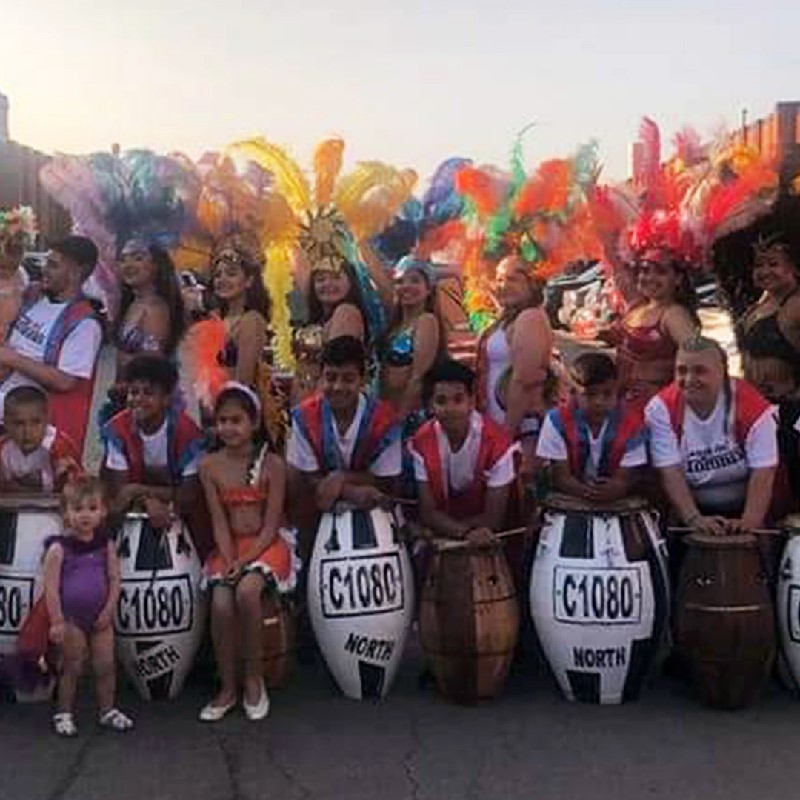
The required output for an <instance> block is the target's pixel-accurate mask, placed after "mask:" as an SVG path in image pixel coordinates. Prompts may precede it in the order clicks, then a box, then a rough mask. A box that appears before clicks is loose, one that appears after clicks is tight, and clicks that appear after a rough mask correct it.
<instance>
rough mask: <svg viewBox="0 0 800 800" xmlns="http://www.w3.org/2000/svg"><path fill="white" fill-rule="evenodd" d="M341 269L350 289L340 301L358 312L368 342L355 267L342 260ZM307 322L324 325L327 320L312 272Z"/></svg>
mask: <svg viewBox="0 0 800 800" xmlns="http://www.w3.org/2000/svg"><path fill="white" fill-rule="evenodd" d="M341 269H342V270H343V271H344V274H345V275H347V279H348V280H349V281H350V289H349V290H348V292H347V295H346V296H345V298H344V299H343V300H342V301H341V302H342V303H352V304H353V305H354V306H355V307H356V308H357V309H358V310H359V311H360V312H361V319H362V320H363V321H364V340H365V342H369V326H368V325H367V314H366V312H365V310H364V302H363V300H362V299H361V290H360V289H359V283H358V276H357V275H356V271H355V267H353V265H352V264H351V263H350V262H349V261H343V262H342V265H341ZM308 322H309V324H311V325H324V324H325V322H327V320H326V318H325V310H324V309H323V307H322V303H321V302H320V300H319V297H317V290H316V289H315V288H314V273H313V272H312V273H311V283H310V285H309V287H308Z"/></svg>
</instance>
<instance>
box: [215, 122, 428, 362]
mask: <svg viewBox="0 0 800 800" xmlns="http://www.w3.org/2000/svg"><path fill="white" fill-rule="evenodd" d="M228 153H229V154H231V155H233V156H241V157H244V158H247V159H249V160H251V161H253V162H255V163H256V164H259V165H260V166H261V167H262V168H263V169H265V170H266V171H268V172H269V173H271V174H272V176H273V178H274V180H275V188H276V194H277V196H278V198H280V199H279V200H277V201H276V206H275V208H274V209H273V214H272V216H271V220H270V229H271V234H272V238H271V240H270V245H269V249H268V261H269V263H270V265H271V266H270V269H273V268H276V267H277V268H278V269H279V271H280V272H281V274H283V273H286V274H291V272H292V270H293V269H295V271H297V272H298V278H302V274H301V273H302V270H303V269H304V268H306V269H311V270H314V269H338V268H340V267H341V265H342V263H344V262H347V263H349V264H351V265H352V266H353V267H354V269H355V272H356V275H357V276H358V280H359V290H360V293H361V297H362V300H363V303H364V307H365V310H366V313H367V320H366V322H367V325H368V327H369V329H370V334H371V335H372V336H373V337H374V336H375V335H377V334H378V332H379V331H380V330H381V329H382V327H383V324H384V311H383V307H382V305H381V302H380V299H379V297H378V294H377V290H376V288H375V286H374V284H373V283H372V279H371V278H370V276H369V273H368V271H367V268H366V266H365V265H364V263H363V261H362V259H361V256H360V254H359V249H358V242H359V241H361V240H364V239H369V238H371V237H373V236H375V235H376V234H378V233H379V232H380V231H382V230H383V229H384V228H386V227H387V226H388V225H389V224H390V222H391V221H392V219H393V218H394V217H395V216H396V215H397V213H398V211H399V209H400V208H401V207H402V206H403V204H404V203H405V202H406V201H407V200H408V199H409V198H410V196H411V192H412V190H413V188H414V184H415V182H416V174H415V173H414V172H413V171H411V170H398V169H395V168H394V167H391V166H388V165H386V164H383V163H381V162H378V161H368V162H361V163H359V164H357V165H356V167H355V169H354V170H353V171H351V172H349V173H347V174H344V175H342V174H341V172H342V161H343V157H344V142H343V141H342V140H341V139H338V138H333V139H327V140H325V141H323V142H321V143H320V144H319V145H318V147H317V149H316V151H315V153H314V159H313V172H314V179H313V185H312V183H311V182H309V180H308V179H307V178H306V176H305V174H304V172H303V170H302V168H301V167H300V166H299V164H298V163H297V162H296V161H295V160H294V159H293V158H292V157H291V156H290V155H289V154H288V153H287V152H286V151H285V150H283V149H282V148H280V147H278V146H277V145H275V144H272V143H271V142H269V141H267V140H266V139H264V138H255V139H249V140H246V141H241V142H237V143H235V144H233V145H231V146H230V147H229V148H228ZM301 283H302V280H301ZM285 355H287V354H285Z"/></svg>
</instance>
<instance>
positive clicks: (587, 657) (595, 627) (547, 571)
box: [529, 510, 669, 704]
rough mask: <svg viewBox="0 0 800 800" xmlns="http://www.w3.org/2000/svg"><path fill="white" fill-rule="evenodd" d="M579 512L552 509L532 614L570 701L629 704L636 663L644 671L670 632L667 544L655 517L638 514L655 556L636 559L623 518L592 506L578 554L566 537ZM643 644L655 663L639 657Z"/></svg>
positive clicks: (536, 571) (536, 568)
mask: <svg viewBox="0 0 800 800" xmlns="http://www.w3.org/2000/svg"><path fill="white" fill-rule="evenodd" d="M574 513H575V512H570V511H566V512H564V511H551V510H548V511H547V512H546V514H545V522H544V526H543V529H542V532H541V537H540V540H539V545H538V548H537V552H536V558H535V560H534V564H533V568H532V572H531V583H530V594H529V598H530V608H531V615H532V617H533V621H534V624H535V626H536V631H537V634H538V636H539V640H540V642H541V645H542V649H543V651H544V653H545V656H546V658H547V660H548V662H549V664H550V667H551V669H552V671H553V674H554V675H555V678H556V680H557V681H558V684H559V686H560V687H561V690H562V691H563V692H564V694H565V696H566V697H567V698H568V699H569V700H576V699H580V700H583V701H586V702H596V703H601V704H615V703H621V702H623V700H624V699H628V697H632V696H635V695H636V693H637V692H638V685H637V686H636V688H633V683H629V674H630V673H631V669H632V668H634V665H633V661H634V660H635V661H636V662H637V663H636V665H635V668H636V669H638V670H640V672H641V673H642V674H640V675H639V676H638V677H639V678H641V677H643V672H644V671H646V667H647V666H649V661H651V660H652V658H653V657H654V655H655V652H656V650H657V648H658V647H659V645H660V644H662V642H663V637H664V636H665V635H666V633H667V617H668V609H669V596H668V592H669V580H668V574H667V566H666V548H665V545H664V542H663V539H662V538H661V535H660V533H659V530H658V526H657V524H656V519H655V516H654V515H653V514H651V513H649V512H646V511H642V512H637V513H638V514H639V521H640V523H641V525H642V526H643V527H644V529H645V530H646V536H647V538H648V539H649V541H650V545H651V547H650V548H649V549H650V557H649V560H643V561H629V560H628V557H627V555H626V551H625V545H624V541H623V536H624V534H623V525H622V517H620V516H616V515H613V514H602V515H600V514H598V515H595V516H591V515H589V514H587V513H585V512H584V513H582V514H579V515H578V516H582V517H583V518H584V519H585V520H586V523H585V524H586V525H587V526H588V527H587V528H586V529H584V530H583V531H582V534H581V535H582V536H583V537H584V538H585V544H584V546H582V547H579V548H578V550H583V552H577V551H575V550H574V548H570V547H569V546H567V547H565V546H564V544H565V537H566V536H571V535H573V534H572V533H569V532H567V530H566V528H567V525H568V518H569V517H571V516H573V514H574ZM565 553H566V554H565ZM614 598H616V599H614ZM642 648H646V652H648V653H649V655H648V658H647V661H648V663H647V664H641V663H638V661H639V657H640V656H641V655H642V654H643V653H644V652H645V650H643V649H642ZM634 651H637V652H636V653H634ZM633 677H634V678H635V677H637V676H633Z"/></svg>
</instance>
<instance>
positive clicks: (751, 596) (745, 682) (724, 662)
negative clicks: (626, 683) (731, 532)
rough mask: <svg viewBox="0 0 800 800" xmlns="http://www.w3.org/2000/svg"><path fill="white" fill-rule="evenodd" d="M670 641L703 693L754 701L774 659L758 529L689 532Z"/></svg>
mask: <svg viewBox="0 0 800 800" xmlns="http://www.w3.org/2000/svg"><path fill="white" fill-rule="evenodd" d="M686 545H687V553H686V558H685V560H684V562H683V568H682V569H681V574H680V580H679V584H678V604H677V605H678V608H677V619H676V626H675V646H676V648H677V650H678V651H679V653H680V654H681V655H682V657H683V659H684V660H685V661H686V663H687V666H688V667H689V672H690V675H691V678H692V682H693V683H694V685H695V687H696V689H697V692H698V694H699V696H700V698H701V700H702V701H703V702H704V703H706V704H708V705H710V706H713V707H715V708H741V707H743V706H746V705H749V704H750V703H752V702H753V701H754V700H755V699H756V698H757V697H758V694H759V693H760V691H761V689H762V687H763V686H764V684H765V683H766V681H767V679H768V678H769V675H770V672H771V670H772V665H773V662H774V660H775V650H776V642H775V638H776V637H775V620H774V611H773V605H772V598H771V596H770V589H769V584H768V579H767V575H766V572H765V571H764V569H763V567H762V562H761V557H760V555H759V545H758V541H757V540H756V537H755V536H751V535H749V534H743V535H737V536H704V535H700V534H692V535H690V536H687V537H686Z"/></svg>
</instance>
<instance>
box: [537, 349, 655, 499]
mask: <svg viewBox="0 0 800 800" xmlns="http://www.w3.org/2000/svg"><path fill="white" fill-rule="evenodd" d="M569 373H570V377H571V380H572V384H573V388H572V397H571V399H570V400H569V401H568V402H566V403H562V404H561V405H560V406H559V407H558V408H556V409H553V410H551V411H549V412H548V414H547V416H546V417H545V421H544V425H543V426H542V431H541V433H540V434H539V444H538V446H537V449H536V454H537V455H538V456H539V457H540V458H543V459H546V460H548V461H549V462H550V464H551V468H552V472H553V486H554V488H555V489H556V490H557V491H559V492H563V493H564V494H569V495H572V496H573V497H580V498H581V499H583V500H588V501H589V502H592V503H610V502H613V501H615V500H619V499H621V498H623V497H625V495H626V494H627V493H628V489H629V488H630V484H631V470H632V469H634V468H636V467H640V466H643V465H644V464H646V463H647V451H646V448H645V439H644V426H643V421H642V419H641V416H640V415H637V414H634V413H632V412H630V411H626V410H623V408H622V407H621V406H620V405H619V403H618V394H617V370H616V367H615V366H614V362H613V361H612V360H611V359H610V358H609V357H608V356H607V355H604V354H602V353H583V354H582V355H580V356H578V357H577V358H576V359H575V361H574V362H573V363H572V366H571V367H570V369H569Z"/></svg>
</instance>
